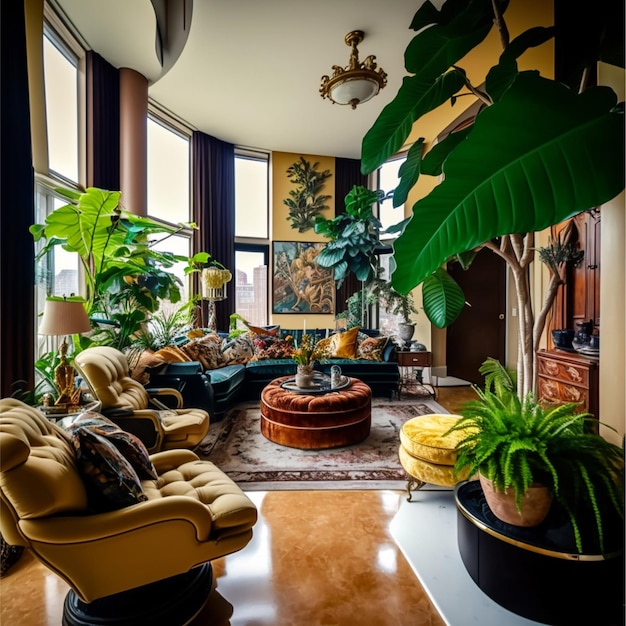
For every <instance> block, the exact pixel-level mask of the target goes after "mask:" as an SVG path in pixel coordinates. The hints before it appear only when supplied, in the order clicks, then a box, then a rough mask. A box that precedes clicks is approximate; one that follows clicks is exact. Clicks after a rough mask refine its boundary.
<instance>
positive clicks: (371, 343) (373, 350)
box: [356, 333, 389, 361]
mask: <svg viewBox="0 0 626 626" xmlns="http://www.w3.org/2000/svg"><path fill="white" fill-rule="evenodd" d="M388 342H389V337H368V336H367V335H364V334H363V335H362V334H361V333H359V338H358V339H357V348H356V358H357V359H366V360H368V361H382V360H383V353H384V350H385V347H386V346H387V343H388Z"/></svg>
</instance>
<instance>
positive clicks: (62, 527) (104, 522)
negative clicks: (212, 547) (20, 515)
mask: <svg viewBox="0 0 626 626" xmlns="http://www.w3.org/2000/svg"><path fill="white" fill-rule="evenodd" d="M181 520H187V521H188V522H189V523H190V524H192V525H193V527H194V528H195V533H196V535H197V537H198V538H199V539H200V540H201V541H203V540H206V539H207V538H208V537H209V534H210V532H211V528H212V526H213V519H212V516H211V515H210V514H209V512H208V510H207V507H206V505H204V504H202V503H201V502H199V501H198V500H196V499H195V498H190V497H188V496H168V497H167V498H159V499H155V500H148V501H146V502H138V503H137V504H133V505H132V506H127V507H125V508H123V509H118V510H116V511H107V512H106V513H95V514H92V515H80V516H76V517H71V516H68V517H66V516H64V517H54V518H53V517H48V518H45V519H41V518H40V519H33V520H21V521H20V528H21V529H22V531H23V532H24V534H25V535H26V536H27V537H28V538H29V539H30V540H32V541H45V542H46V543H57V544H64V543H86V544H87V543H89V542H97V541H99V540H102V539H106V538H107V537H112V536H116V535H117V536H122V535H128V533H130V532H138V533H139V532H141V531H140V529H141V528H149V527H153V526H154V525H155V524H156V523H163V524H164V528H165V525H166V524H167V523H180V521H181Z"/></svg>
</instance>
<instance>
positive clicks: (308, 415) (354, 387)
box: [261, 376, 372, 450]
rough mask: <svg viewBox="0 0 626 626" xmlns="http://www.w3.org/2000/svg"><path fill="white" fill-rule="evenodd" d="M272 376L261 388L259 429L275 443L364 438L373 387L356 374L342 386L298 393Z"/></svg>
mask: <svg viewBox="0 0 626 626" xmlns="http://www.w3.org/2000/svg"><path fill="white" fill-rule="evenodd" d="M289 378H293V376H283V377H282V378H277V379H276V380H273V381H272V382H271V383H270V384H269V385H267V386H266V387H265V389H263V391H262V392H261V433H262V434H263V436H264V437H266V438H267V439H269V440H270V441H273V442H274V443H278V444H281V445H283V446H289V447H291V448H301V449H305V450H318V449H323V448H337V447H339V446H348V445H350V444H354V443H358V442H359V441H363V440H364V439H365V438H366V437H367V436H368V435H369V432H370V426H371V420H372V391H371V389H370V388H369V387H368V386H367V385H366V384H365V383H363V382H361V381H360V380H358V379H357V378H351V379H350V381H351V384H350V386H349V387H346V388H345V389H341V390H339V391H331V392H329V393H325V394H322V395H308V394H299V393H294V392H292V391H288V390H287V389H283V388H282V387H281V384H282V383H283V382H284V381H285V380H288V379H289Z"/></svg>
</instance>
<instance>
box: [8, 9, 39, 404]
mask: <svg viewBox="0 0 626 626" xmlns="http://www.w3.org/2000/svg"><path fill="white" fill-rule="evenodd" d="M0 89H1V92H2V106H1V107H0V110H1V112H0V137H1V148H0V166H1V170H0V171H1V174H0V203H1V204H0V240H1V246H0V355H2V361H1V371H0V380H1V385H2V389H1V392H2V397H6V396H8V395H11V393H12V392H13V391H14V390H15V386H14V383H16V382H17V381H24V383H23V387H24V388H25V389H32V388H33V385H34V352H35V313H34V311H35V302H34V298H35V287H34V282H35V260H34V258H35V246H34V242H33V237H32V235H31V234H30V232H29V230H28V228H29V226H30V225H31V224H34V222H35V182H34V174H33V160H32V152H31V137H30V102H29V93H28V67H27V64H26V32H25V22H24V3H23V2H19V1H17V0H16V1H14V2H2V3H1V4H0Z"/></svg>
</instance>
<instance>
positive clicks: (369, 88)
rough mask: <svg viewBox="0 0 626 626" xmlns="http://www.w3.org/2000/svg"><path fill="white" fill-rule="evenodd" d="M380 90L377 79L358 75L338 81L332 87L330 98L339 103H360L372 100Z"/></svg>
mask: <svg viewBox="0 0 626 626" xmlns="http://www.w3.org/2000/svg"><path fill="white" fill-rule="evenodd" d="M379 90H380V85H379V83H377V82H376V81H375V80H371V79H369V78H365V77H360V76H359V77H357V78H352V79H347V80H344V81H343V82H337V83H336V84H335V85H334V86H333V87H331V89H330V99H331V100H332V101H333V102H336V103H337V104H352V103H356V104H360V103H362V102H367V101H368V100H371V99H372V98H373V97H374V96H375V95H376V94H377V93H378V92H379Z"/></svg>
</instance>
